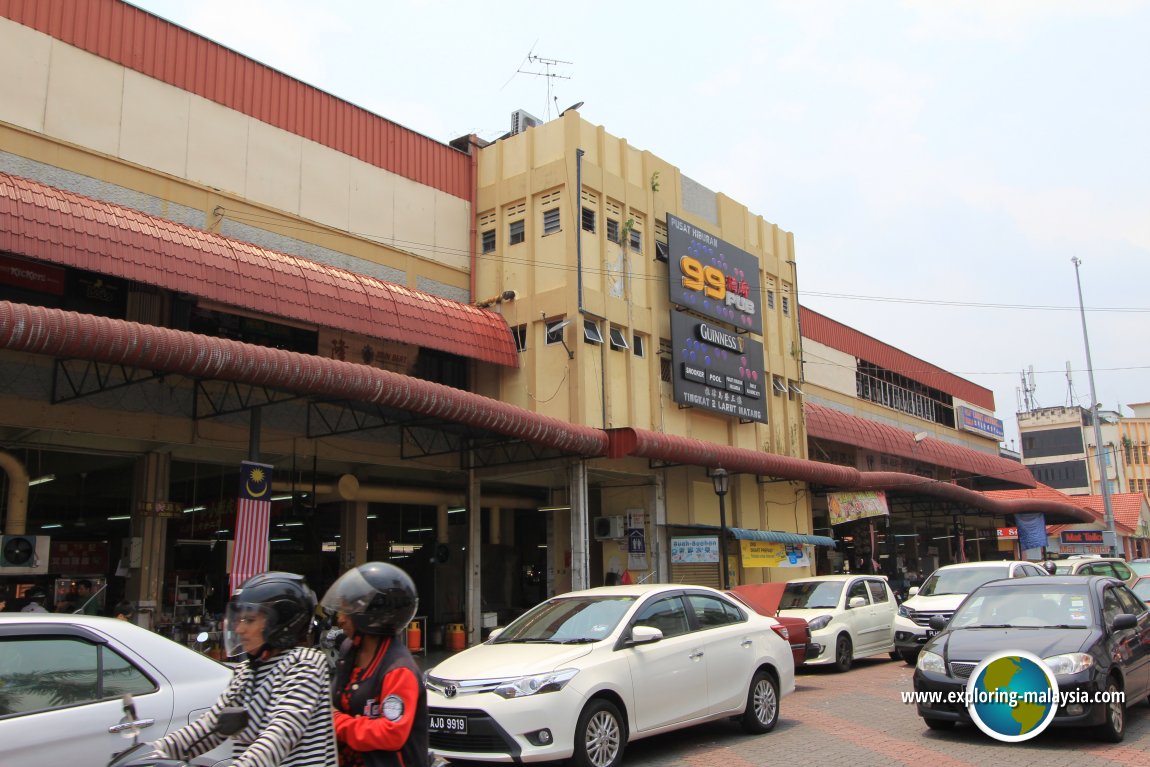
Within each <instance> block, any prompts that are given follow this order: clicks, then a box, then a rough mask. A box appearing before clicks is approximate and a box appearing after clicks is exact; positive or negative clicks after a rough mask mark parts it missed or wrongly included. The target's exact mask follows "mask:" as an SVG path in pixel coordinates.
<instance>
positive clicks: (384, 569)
mask: <svg viewBox="0 0 1150 767" xmlns="http://www.w3.org/2000/svg"><path fill="white" fill-rule="evenodd" d="M321 604H322V605H323V607H324V609H326V610H328V611H330V612H338V613H343V614H344V615H346V616H348V617H349V618H351V623H352V625H353V626H355V630H356V631H358V632H360V633H362V634H383V635H389V636H391V635H395V634H398V633H399V632H401V631H403V630H404V629H405V628H407V624H408V623H410V622H411V619H412V618H413V617H414V616H415V610H416V608H417V607H418V606H419V597H418V596H417V595H416V593H415V584H414V583H412V581H411V577H410V576H408V574H407V573H405V572H404V571H403V570H401V569H399V568H398V567H396V566H395V565H389V564H388V563H386V562H368V563H367V564H363V565H360V566H359V567H356V568H355V569H353V570H348V571H347V572H346V573H344V574H343V575H341V576H339V578H338V579H337V580H336V582H335V583H333V584H332V585H331V588H330V589H328V590H327V593H326V594H324V595H323V601H322V602H321Z"/></svg>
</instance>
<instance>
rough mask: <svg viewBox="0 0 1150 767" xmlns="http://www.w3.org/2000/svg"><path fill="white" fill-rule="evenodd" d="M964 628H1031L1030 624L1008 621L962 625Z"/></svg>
mask: <svg viewBox="0 0 1150 767" xmlns="http://www.w3.org/2000/svg"><path fill="white" fill-rule="evenodd" d="M962 628H964V629H1017V628H1033V627H1032V626H1012V625H1010V624H1009V623H980V624H978V625H977V626H962Z"/></svg>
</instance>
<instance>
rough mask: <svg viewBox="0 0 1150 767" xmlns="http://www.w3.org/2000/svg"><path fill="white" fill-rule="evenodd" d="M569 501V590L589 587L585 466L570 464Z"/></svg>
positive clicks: (589, 529) (582, 464) (589, 561)
mask: <svg viewBox="0 0 1150 767" xmlns="http://www.w3.org/2000/svg"><path fill="white" fill-rule="evenodd" d="M567 481H568V491H569V493H570V495H569V496H568V497H569V498H570V499H571V590H572V591H579V590H581V589H586V588H590V587H591V549H590V546H591V544H590V540H591V527H590V522H589V521H588V511H587V464H586V463H584V462H583V461H581V460H575V461H572V462H571V466H570V468H569V469H568V472H567Z"/></svg>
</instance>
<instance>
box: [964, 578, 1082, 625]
mask: <svg viewBox="0 0 1150 767" xmlns="http://www.w3.org/2000/svg"><path fill="white" fill-rule="evenodd" d="M1026 581H1030V579H1029V578H1025V579H1022V580H1020V581H1018V584H1017V585H1012V586H1008V587H1002V588H998V587H994V586H991V587H987V588H984V589H979V590H978V591H977V592H975V593H973V594H971V595H970V596H969V597H967V599H966V601H965V602H963V603H962V605H960V606H959V608H958V610H957V611H956V612H955V614H954V617H953V618H951V619H950V623H949V624H948V625H947V628H950V629H960V628H967V629H977V628H1089V627H1090V626H1093V625H1094V624H1095V623H1096V622H1097V619H1096V618H1095V616H1094V609H1093V608H1092V607H1091V605H1090V596H1089V594H1088V593H1087V590H1086V584H1085V583H1083V584H1082V585H1069V586H1048V585H1046V584H1045V583H1043V584H1042V585H1041V586H1040V587H1035V586H1033V585H1032V583H1027V584H1026V585H1022V584H1023V583H1024V582H1026Z"/></svg>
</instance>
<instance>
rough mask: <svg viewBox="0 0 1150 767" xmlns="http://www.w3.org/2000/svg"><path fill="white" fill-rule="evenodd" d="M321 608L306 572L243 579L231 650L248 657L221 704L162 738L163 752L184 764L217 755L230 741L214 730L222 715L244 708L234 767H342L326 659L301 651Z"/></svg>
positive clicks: (232, 611)
mask: <svg viewBox="0 0 1150 767" xmlns="http://www.w3.org/2000/svg"><path fill="white" fill-rule="evenodd" d="M315 606H316V598H315V593H314V592H313V591H312V590H311V589H310V588H308V586H307V583H306V582H305V580H304V578H303V576H301V575H296V574H294V573H284V572H266V573H260V574H259V575H255V576H252V577H251V578H249V579H247V580H246V581H244V582H243V584H242V585H241V586H240V587H239V588H238V589H236V592H235V594H233V595H232V598H231V600H229V602H228V606H227V610H226V612H225V614H224V649H225V651H226V652H227V654H228V655H229V656H235V655H239V654H241V653H243V655H244V660H243V662H242V663H240V665H239V666H238V667H237V668H236V672H235V675H234V676H233V677H232V681H231V683H230V684H229V685H228V688H227V689H226V690H225V691H224V692H223V694H222V695H221V696H220V698H219V700H217V701H216V703H215V705H213V706H212V707H211V708H210V709H208V711H207V712H206V713H205V714H204V715H203V716H201V717H200V718H199V719H197V720H196V721H194V722H192V723H191V724H189V725H187V726H186V727H183V728H181V729H179V730H177V731H176V732H173V733H171V734H170V735H168V736H167V737H165V738H162V739H161V740H158V741H156V743H155V744H154V746H155V748H156V750H157V751H159V752H160V753H161V754H163V755H164V756H167V757H170V758H175V759H184V760H189V759H191V758H193V757H195V756H198V755H200V754H202V753H204V752H206V751H210V750H211V749H213V748H215V747H216V746H218V745H220V744H221V743H222V742H223V741H224V740H225V738H226V737H227V736H225V735H222V734H219V733H217V732H215V729H216V724H217V722H218V721H219V713H220V711H221V710H222V709H223V708H226V707H229V706H240V707H242V708H245V709H246V710H247V712H248V718H249V719H248V725H247V726H246V727H245V728H244V729H242V730H240V731H239V732H238V733H236V734H235V735H233V736H232V738H233V739H234V741H235V743H236V750H237V754H236V756H235V758H234V761H233V762H232V764H233V765H234V767H337V764H338V756H337V750H336V742H335V731H334V729H333V726H332V718H331V707H330V706H329V705H328V696H329V694H330V691H331V687H330V685H331V675H330V672H329V667H328V662H327V658H326V657H325V656H324V654H323V653H322V652H320V651H319V650H316V649H314V648H311V647H303V646H300V645H302V644H304V642H305V641H306V639H307V637H308V634H309V632H310V630H311V623H312V614H313V613H314V611H315Z"/></svg>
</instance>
